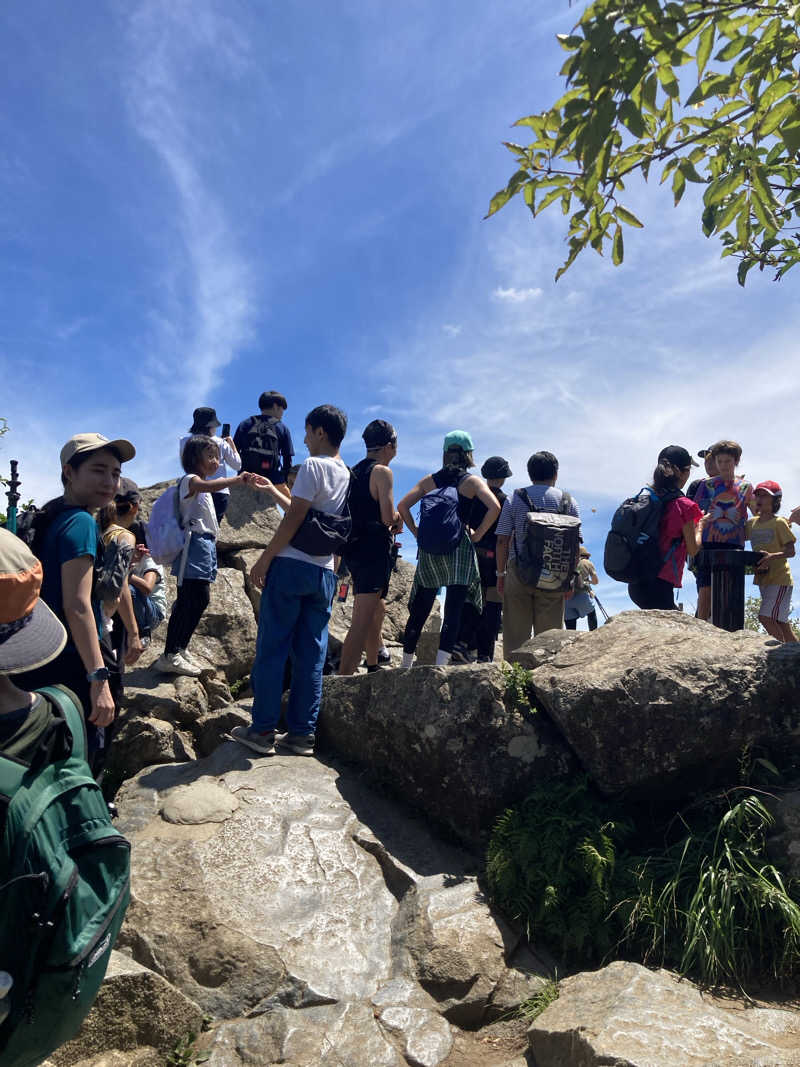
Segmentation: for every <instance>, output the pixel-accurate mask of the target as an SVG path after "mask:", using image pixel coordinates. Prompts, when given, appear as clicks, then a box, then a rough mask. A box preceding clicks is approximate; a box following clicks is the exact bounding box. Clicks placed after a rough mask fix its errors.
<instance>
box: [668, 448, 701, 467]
mask: <svg viewBox="0 0 800 1067" xmlns="http://www.w3.org/2000/svg"><path fill="white" fill-rule="evenodd" d="M662 459H665V460H666V461H667V463H671V464H672V466H673V467H677V468H678V470H684V469H685V468H686V467H699V466H700V464H699V463H698V462H697V461H696V460H694V459H692V456H691V453H690V452H687V451H686V449H685V448H683V446H682V445H667V447H666V448H662V449H661V451H660V452H659V453H658V462H659V463H660V462H661V460H662Z"/></svg>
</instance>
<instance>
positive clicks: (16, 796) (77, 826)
mask: <svg viewBox="0 0 800 1067" xmlns="http://www.w3.org/2000/svg"><path fill="white" fill-rule="evenodd" d="M39 692H40V693H41V694H42V695H43V696H45V697H47V699H48V700H49V701H50V702H51V703H52V704H54V705H55V707H56V708H57V710H58V711H60V713H61V715H62V716H63V719H64V728H65V729H67V730H68V735H69V736H70V737H71V738H72V752H71V754H70V755H69V756H67V757H66V758H64V759H58V760H55V761H54V762H52V763H48V764H46V765H44V766H35V765H34V766H29V765H28V764H25V763H22V762H20V761H19V760H15V759H13V758H11V757H6V756H2V755H0V800H2V801H5V802H6V803H7V804H8V808H7V811H6V819H5V831H4V832H2V837H0V971H8V973H9V974H10V975H11V977H12V979H13V981H14V984H13V986H12V988H11V991H10V993H9V995H8V996H9V1002H8V1007H9V1009H10V1010H9V1014H8V1016H7V1018H6V1019H5V1021H4V1022H3V1023H2V1024H1V1025H0V1063H1V1064H2V1065H3V1067H34V1065H35V1064H39V1063H41V1062H42V1060H43V1059H45V1058H46V1057H47V1056H48V1055H49V1054H50V1053H51V1052H52V1051H53V1050H54V1049H56V1048H58V1046H59V1045H62V1044H63V1043H64V1042H65V1041H68V1040H69V1039H70V1038H72V1037H74V1036H75V1034H76V1033H77V1031H78V1029H79V1028H80V1025H81V1023H82V1022H83V1020H84V1018H85V1016H86V1014H87V1012H88V1011H89V1008H90V1007H91V1006H92V1002H93V1001H94V998H95V996H96V995H97V991H98V989H99V988H100V983H101V982H102V981H103V978H104V976H105V973H106V967H107V966H108V960H109V957H110V955H111V949H112V948H113V946H114V942H115V940H116V938H117V934H118V933H119V928H120V926H121V925H122V920H123V918H124V917H125V911H126V908H127V906H128V901H129V899H130V844H129V843H128V841H127V840H126V839H125V838H124V837H123V836H122V834H120V833H119V832H118V831H117V830H115V829H114V827H113V826H112V825H111V819H110V816H109V812H108V806H107V804H106V802H105V800H104V799H103V794H102V793H101V791H100V787H99V786H98V785H97V783H96V782H95V780H94V779H93V778H92V775H91V772H90V770H89V766H88V764H87V763H86V731H85V728H84V724H83V716H82V714H81V712H80V711H79V709H78V707H77V706H76V704H75V703H74V701H73V699H72V697H71V695H70V694H68V693H67V692H66V691H65V690H64V689H61V688H60V687H54V686H48V687H47V688H44V689H40V690H39ZM2 1003H3V1002H2V1001H0V1004H2Z"/></svg>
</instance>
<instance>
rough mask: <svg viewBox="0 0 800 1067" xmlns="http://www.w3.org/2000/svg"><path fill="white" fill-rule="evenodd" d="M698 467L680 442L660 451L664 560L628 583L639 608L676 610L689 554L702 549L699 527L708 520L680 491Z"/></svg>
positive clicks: (657, 482)
mask: <svg viewBox="0 0 800 1067" xmlns="http://www.w3.org/2000/svg"><path fill="white" fill-rule="evenodd" d="M696 466H697V463H696V462H695V461H694V460H693V459H692V456H691V453H689V452H688V451H687V450H686V449H685V448H683V447H682V446H681V445H667V447H666V448H662V449H661V451H660V452H659V453H658V465H657V467H656V469H655V470H654V471H653V483H652V484H653V489H655V491H656V493H658V494H659V496H664V497H665V499H666V503H665V504H664V506H663V510H662V512H661V518H660V521H659V526H658V548H659V556H660V558H661V559H662V560H663V562H662V564H661V567H660V569H659V570H658V572H657V573H656V574H653V575H646V576H643V577H642V578H641V579H639V580H637V581H635V582H631V583H630V584H629V585H628V596H629V597H630V598H631V600H632V601H633V602H634V604H636V606H637V607H640V608H661V609H665V610H677V605H676V603H675V590H676V589H680V587H681V584H682V582H683V568H684V565H685V563H686V555H687V553H688V554H689V555H690V556H695V555H697V553H698V552H699V551H700V548H701V543H700V540H699V539H698V533H699V532H700V531H699V530H698V526H700V527H701V528H702V526H704V525H705V523H706V522H707V521H709V520H708V517H704V516H703V513H702V512H701V510H700V508H699V507H698V505H697V504H696V503H695V502H694V501H693V500H690V499H689V498H688V497H686V496H684V495H683V493H682V492H681V490H682V489H683V487H684V485H686V483H687V481H688V480H689V475H690V474H691V472H692V467H696Z"/></svg>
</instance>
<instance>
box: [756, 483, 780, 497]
mask: <svg viewBox="0 0 800 1067" xmlns="http://www.w3.org/2000/svg"><path fill="white" fill-rule="evenodd" d="M759 489H763V491H764V492H765V493H769V495H770V496H783V490H782V489H781V487H780V486H779V485H778V483H777V482H759V483H758V485H757V486H756V488H755V491H756V492H758V491H759Z"/></svg>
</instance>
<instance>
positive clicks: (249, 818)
mask: <svg viewBox="0 0 800 1067" xmlns="http://www.w3.org/2000/svg"><path fill="white" fill-rule="evenodd" d="M251 757H252V754H251V753H249V752H248V751H247V750H246V749H243V748H242V747H241V746H239V745H237V744H235V743H233V742H227V743H225V744H223V745H222V746H221V747H219V748H218V749H217V750H216V752H215V753H214V754H213V755H212V756H211V757H209V758H207V759H205V760H202V761H198V762H192V763H186V764H180V765H171V766H156V767H150V768H147V769H146V770H144V771H142V772H140V773H139V774H138V775H137V776H136V778H134V779H132V780H131V781H129V782H127V783H126V784H125V785H124V786H123V788H122V790H121V791H120V793H119V794H118V797H117V803H118V806H119V809H120V820H119V823H118V825H119V826H120V829H121V830H122V831H123V832H124V833H126V834H127V835H128V836H129V837H130V839H131V841H132V844H133V850H132V901H131V906H130V909H129V912H128V916H127V918H126V921H125V925H124V927H123V931H122V934H121V936H120V941H119V945H120V947H121V948H122V949H123V950H124V951H126V952H129V953H131V954H132V955H133V957H134V958H135V959H136V960H137V961H139V962H140V963H142V964H143V965H144V966H146V967H148V968H151V969H152V970H154V971H156V972H157V973H158V974H160V975H161V976H163V978H164V979H166V980H167V981H168V982H170V983H171V984H172V985H174V986H175V987H176V988H177V989H178V990H180V991H181V993H183V995H184V996H186V997H188V998H189V999H191V1000H192V1001H194V1002H196V1003H197V1004H198V1005H200V1007H201V1008H202V1009H203V1010H204V1011H206V1012H208V1013H210V1014H211V1015H213V1016H214V1017H215V1018H216V1019H217V1020H218V1021H224V1020H231V1021H230V1022H226V1023H225V1024H224V1025H222V1026H220V1027H219V1029H218V1030H217V1031H216V1032H215V1035H214V1037H213V1039H212V1045H211V1047H212V1059H211V1060H210V1062H211V1063H220V1064H223V1063H225V1064H227V1063H231V1064H236V1063H249V1062H260V1063H269V1062H283V1060H285V1061H286V1062H289V1063H293V1064H297V1065H298V1067H312V1065H316V1064H319V1063H327V1062H330V1063H332V1064H333V1063H337V1062H340V1061H337V1060H336V1059H335V1058H334V1051H335V1052H336V1054H338V1055H339V1056H340V1057H341V1058H342V1059H343V1062H352V1063H353V1064H361V1063H364V1064H367V1063H369V1064H372V1063H386V1064H398V1065H399V1064H404V1063H420V1064H430V1065H431V1067H434V1065H436V1064H439V1063H441V1062H443V1061H444V1060H445V1059H446V1057H447V1056H448V1054H449V1051H450V1048H451V1046H452V1043H453V1041H454V1039H455V1038H454V1035H455V1034H456V1030H455V1029H454V1027H466V1028H469V1029H476V1028H478V1027H480V1026H482V1025H483V1024H484V1023H487V1022H490V1021H491V1020H492V1019H493V1018H496V1017H497V1015H498V1014H500V1013H501V1012H505V1011H507V1010H508V1009H509V1007H510V1006H512V1005H509V998H508V992H509V990H511V989H513V990H515V996H516V998H517V999H516V1003H519V1002H520V1001H521V1000H522V999H524V998H525V997H527V996H530V995H531V993H532V991H533V990H535V989H536V988H538V985H539V983H540V982H541V979H540V978H539V977H538V975H536V974H535V973H534V972H533V971H532V970H531V968H530V967H529V966H527V964H528V960H527V959H525V958H524V954H523V956H520V952H521V949H520V947H519V935H518V934H517V933H514V932H512V931H511V930H510V929H509V928H508V927H507V926H506V924H505V923H503V922H502V920H500V919H499V918H498V917H496V916H495V915H493V913H492V912H490V910H489V909H488V907H487V906H486V904H485V903H484V902H483V899H482V895H481V893H480V891H479V889H478V886H477V883H476V880H475V877H474V874H473V873H471V868H472V865H473V860H472V859H471V857H470V856H469V855H468V854H466V853H463V852H461V851H459V850H458V849H456V848H454V847H451V846H447V845H443V844H442V843H440V842H438V841H436V839H435V838H433V837H432V836H431V834H430V832H429V830H428V829H427V828H426V827H425V826H424V825H423V824H421V823H419V822H417V821H416V820H414V819H411V818H409V817H408V816H406V815H404V814H403V813H402V811H401V810H400V809H399V808H398V807H397V806H396V805H395V804H393V803H391V802H390V801H388V800H387V799H385V798H382V797H380V796H379V795H377V794H375V793H374V792H372V791H371V790H370V789H369V788H368V787H367V786H366V785H364V784H363V783H361V782H360V781H359V780H358V778H357V776H355V775H346V774H343V773H341V772H339V771H337V770H336V769H335V768H333V767H330V766H326V765H324V764H323V763H321V762H319V761H317V760H301V759H298V758H296V757H291V756H277V757H273V758H271V759H258V758H251ZM515 953H516V954H517V956H520V966H515V963H514V960H515ZM233 1020H238V1021H233ZM326 1042H327V1044H326ZM259 1043H261V1044H262V1045H263V1046H264V1048H268V1049H274V1050H275V1052H274V1059H268V1058H262V1059H261V1060H250V1059H247V1056H249V1055H250V1052H248V1051H247V1050H248V1049H254V1048H257V1047H258V1046H259ZM329 1044H330V1045H332V1048H333V1050H334V1051H331V1050H330V1049H329V1050H328V1051H326V1052H325V1054H324V1056H323V1055H322V1051H324V1050H325V1049H328V1045H329ZM348 1049H349V1050H351V1052H350V1053H347V1050H348ZM357 1049H369V1050H370V1052H369V1056H366V1053H362V1058H356V1053H355V1052H353V1051H352V1050H357ZM346 1053H347V1054H346ZM270 1055H273V1053H270ZM348 1055H349V1056H350V1057H351V1058H349V1059H348ZM236 1057H238V1058H236ZM281 1057H283V1060H282V1059H281ZM303 1057H305V1058H303ZM326 1057H329V1058H326Z"/></svg>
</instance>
